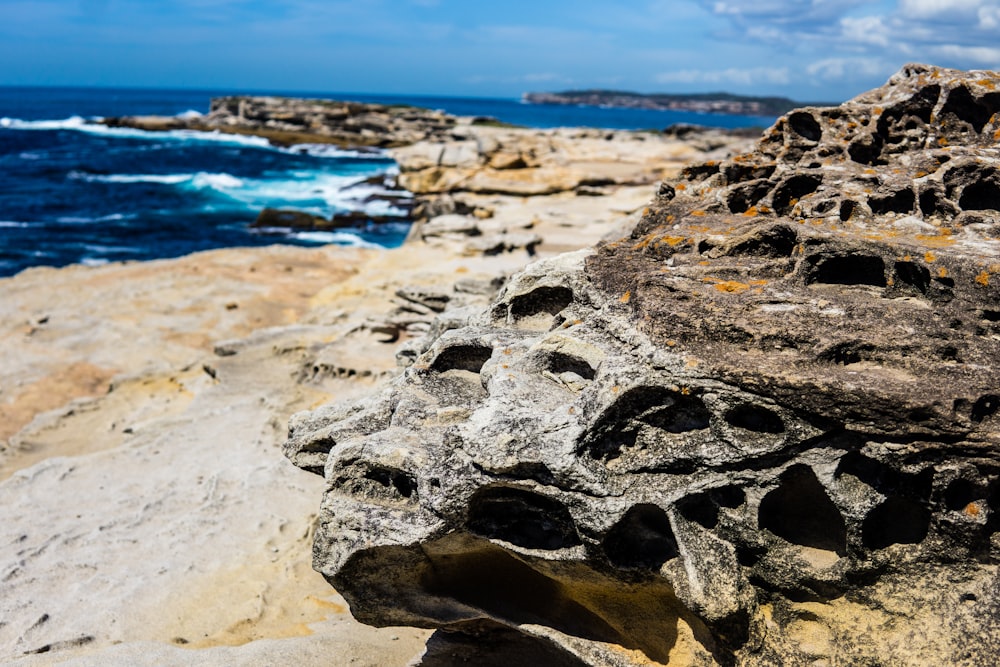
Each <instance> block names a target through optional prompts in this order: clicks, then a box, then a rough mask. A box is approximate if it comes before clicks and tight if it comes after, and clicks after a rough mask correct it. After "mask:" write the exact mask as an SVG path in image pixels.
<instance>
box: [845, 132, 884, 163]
mask: <svg viewBox="0 0 1000 667" xmlns="http://www.w3.org/2000/svg"><path fill="white" fill-rule="evenodd" d="M847 154H848V155H850V156H851V159H852V160H854V161H855V162H857V163H858V164H867V165H870V166H873V167H874V166H876V165H884V164H886V161H885V160H883V159H882V140H881V139H879V138H877V137H865V138H864V139H859V140H858V141H855V142H854V143H852V144H851V145H850V146H848V147H847Z"/></svg>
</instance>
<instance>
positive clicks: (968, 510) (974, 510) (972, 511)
mask: <svg viewBox="0 0 1000 667" xmlns="http://www.w3.org/2000/svg"><path fill="white" fill-rule="evenodd" d="M964 511H965V514H966V516H979V505H977V504H976V503H974V502H972V503H969V504H968V505H966V506H965V510H964Z"/></svg>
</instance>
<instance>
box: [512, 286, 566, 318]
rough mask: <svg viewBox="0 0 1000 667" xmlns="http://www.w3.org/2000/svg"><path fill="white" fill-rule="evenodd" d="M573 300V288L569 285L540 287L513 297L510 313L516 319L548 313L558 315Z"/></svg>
mask: <svg viewBox="0 0 1000 667" xmlns="http://www.w3.org/2000/svg"><path fill="white" fill-rule="evenodd" d="M572 302H573V290H571V289H569V288H568V287H538V288H535V289H533V290H532V291H530V292H528V293H527V294H519V295H518V296H515V297H514V298H513V299H511V302H510V315H511V317H513V318H514V319H515V320H520V319H524V318H527V317H532V316H533V315H540V314H544V313H547V314H549V315H558V314H559V313H560V312H562V311H563V310H565V308H566V306H568V305H569V304H571V303H572Z"/></svg>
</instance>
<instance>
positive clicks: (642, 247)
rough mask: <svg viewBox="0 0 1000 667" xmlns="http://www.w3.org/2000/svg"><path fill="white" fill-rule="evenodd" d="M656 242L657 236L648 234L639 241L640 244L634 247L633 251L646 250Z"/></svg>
mask: <svg viewBox="0 0 1000 667" xmlns="http://www.w3.org/2000/svg"><path fill="white" fill-rule="evenodd" d="M655 240H656V236H655V235H653V234H646V235H645V236H643V237H642V239H640V240H639V242H638V243H636V244H635V245H633V246H632V249H633V250H645V249H646V248H647V247H648V246H649V244H650V243H652V242H653V241H655Z"/></svg>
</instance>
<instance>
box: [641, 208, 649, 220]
mask: <svg viewBox="0 0 1000 667" xmlns="http://www.w3.org/2000/svg"><path fill="white" fill-rule="evenodd" d="M647 215H649V207H648V206H647V207H646V208H644V209H642V217H644V218H645V217H646V216H647Z"/></svg>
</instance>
